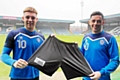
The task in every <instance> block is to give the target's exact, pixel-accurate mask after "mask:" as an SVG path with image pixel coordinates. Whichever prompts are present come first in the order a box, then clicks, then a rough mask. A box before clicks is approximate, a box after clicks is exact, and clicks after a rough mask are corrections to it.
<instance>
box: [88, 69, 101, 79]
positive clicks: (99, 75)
mask: <svg viewBox="0 0 120 80" xmlns="http://www.w3.org/2000/svg"><path fill="white" fill-rule="evenodd" d="M89 76H90V78H91V79H92V80H98V79H99V78H100V77H101V73H100V72H99V71H96V72H93V73H92V74H90V75H89Z"/></svg>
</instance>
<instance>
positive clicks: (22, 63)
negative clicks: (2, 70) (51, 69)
mask: <svg viewBox="0 0 120 80" xmlns="http://www.w3.org/2000/svg"><path fill="white" fill-rule="evenodd" d="M27 65H28V62H27V61H25V60H23V59H19V60H17V61H16V62H15V63H13V66H14V67H15V68H21V69H22V68H25V67H26V66H27Z"/></svg>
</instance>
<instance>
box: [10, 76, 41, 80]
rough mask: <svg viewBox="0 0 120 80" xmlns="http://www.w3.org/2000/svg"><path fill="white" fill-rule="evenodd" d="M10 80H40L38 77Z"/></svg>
mask: <svg viewBox="0 0 120 80" xmlns="http://www.w3.org/2000/svg"><path fill="white" fill-rule="evenodd" d="M10 80H39V77H36V78H34V79H14V78H11V79H10Z"/></svg>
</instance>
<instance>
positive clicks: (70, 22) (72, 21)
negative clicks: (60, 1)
mask: <svg viewBox="0 0 120 80" xmlns="http://www.w3.org/2000/svg"><path fill="white" fill-rule="evenodd" d="M6 20H8V21H14V22H16V21H22V18H21V17H14V16H0V22H5V21H6ZM38 21H39V22H55V23H68V24H72V23H75V21H74V20H58V19H41V18H39V19H38Z"/></svg>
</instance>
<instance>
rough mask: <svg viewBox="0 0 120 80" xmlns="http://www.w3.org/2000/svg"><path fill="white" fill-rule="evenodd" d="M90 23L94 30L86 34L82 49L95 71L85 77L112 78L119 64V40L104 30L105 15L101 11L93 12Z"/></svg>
mask: <svg viewBox="0 0 120 80" xmlns="http://www.w3.org/2000/svg"><path fill="white" fill-rule="evenodd" d="M88 24H89V26H90V28H91V30H92V31H91V33H89V34H86V35H85V36H84V38H83V41H82V45H81V48H80V50H81V52H82V53H83V55H84V57H85V58H86V59H87V61H88V63H89V64H90V66H91V68H92V69H93V71H94V72H93V73H92V74H90V75H89V76H90V77H83V79H84V80H111V78H110V73H111V72H113V71H115V70H116V68H117V67H118V65H119V50H118V44H117V41H116V39H115V37H114V36H112V35H111V34H109V33H106V32H105V31H104V30H103V25H104V16H103V14H102V13H101V12H99V11H95V12H93V13H92V14H91V15H90V20H89V22H88Z"/></svg>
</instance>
